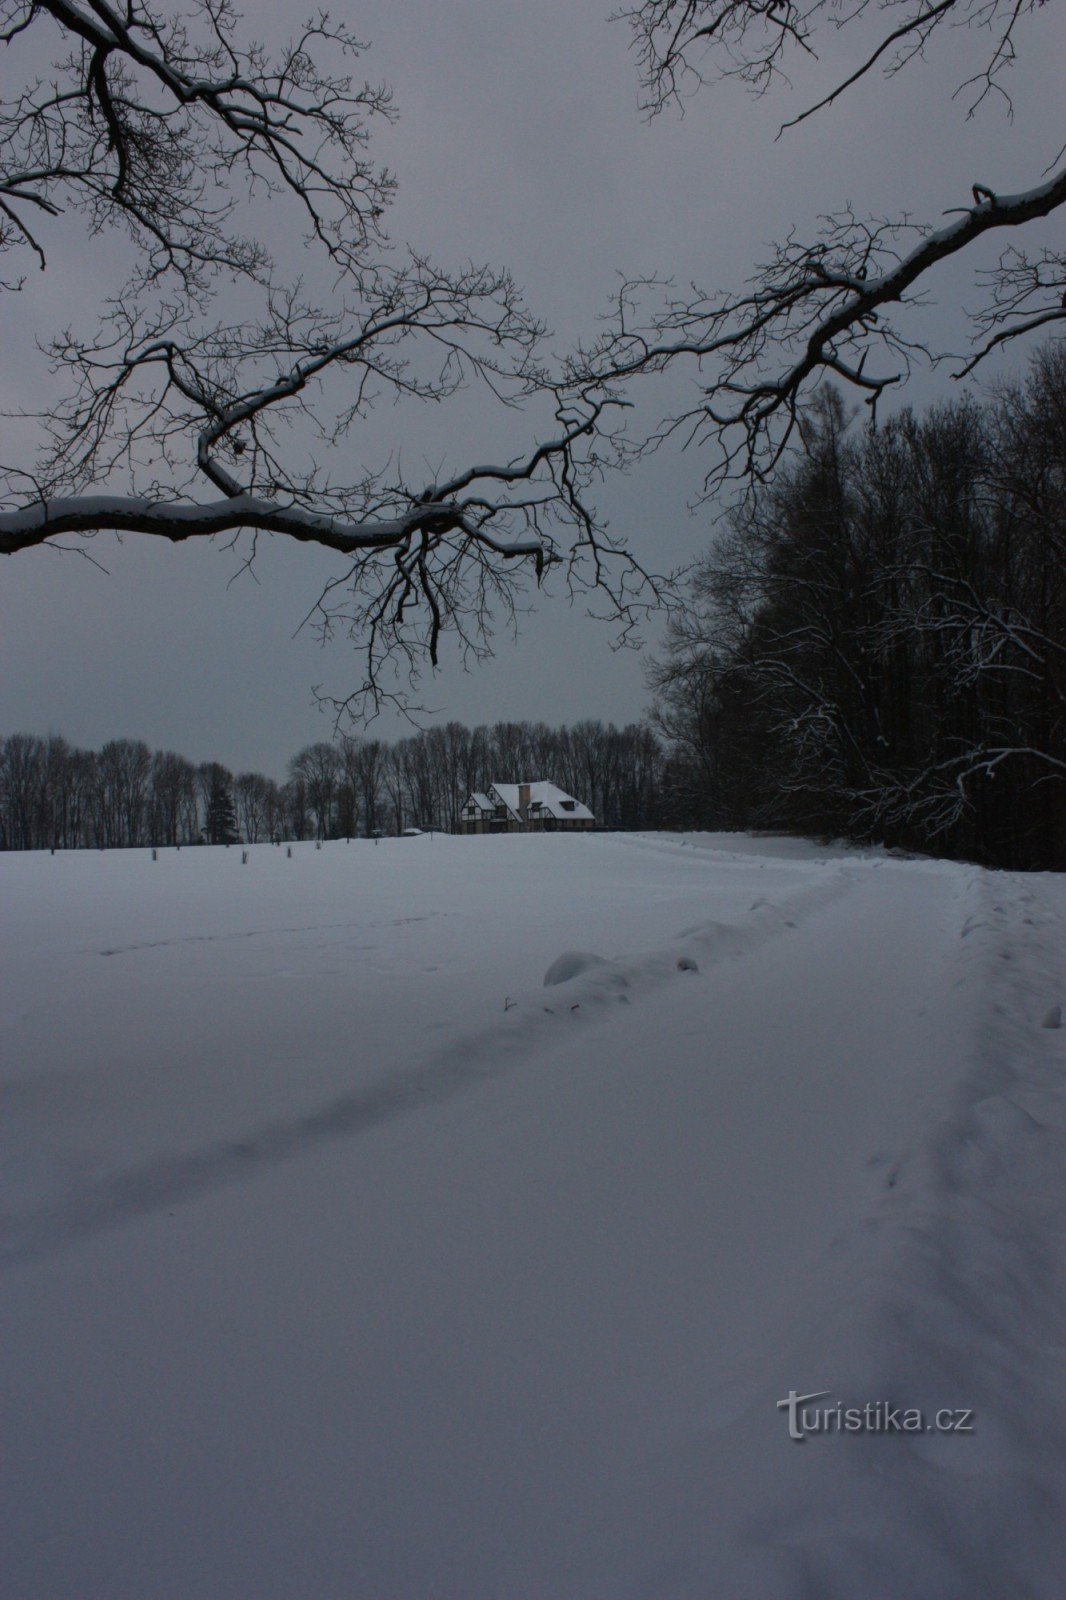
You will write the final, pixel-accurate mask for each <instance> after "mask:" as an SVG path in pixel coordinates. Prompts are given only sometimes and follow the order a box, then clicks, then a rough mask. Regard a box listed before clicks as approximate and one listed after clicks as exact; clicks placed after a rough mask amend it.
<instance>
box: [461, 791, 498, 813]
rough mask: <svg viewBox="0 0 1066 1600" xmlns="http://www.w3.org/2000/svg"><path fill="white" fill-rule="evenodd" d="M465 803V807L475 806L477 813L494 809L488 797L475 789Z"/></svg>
mask: <svg viewBox="0 0 1066 1600" xmlns="http://www.w3.org/2000/svg"><path fill="white" fill-rule="evenodd" d="M466 803H467V806H477V808H478V810H479V811H492V810H494V809H495V807H494V806H493V804H492V801H491V800H490V799H489V797H488V795H487V794H481V793H479V791H478V790H477V789H475V790H474V792H473V794H472V795H471V796H470V799H469V800H468V801H467V802H466Z"/></svg>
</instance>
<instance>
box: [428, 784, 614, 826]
mask: <svg viewBox="0 0 1066 1600" xmlns="http://www.w3.org/2000/svg"><path fill="white" fill-rule="evenodd" d="M595 825H596V819H595V817H594V816H593V815H592V812H591V811H590V810H589V808H588V806H584V805H582V804H581V801H580V800H575V799H574V797H573V795H569V794H567V793H566V791H565V790H564V789H560V788H559V786H558V784H555V783H494V784H493V785H492V787H491V788H490V789H489V792H488V793H487V794H482V793H480V792H478V791H475V792H474V793H473V794H472V795H471V796H470V798H469V799H468V800H467V802H466V804H465V805H464V807H463V810H462V815H461V817H460V821H459V832H460V833H554V832H556V831H558V832H564V831H565V832H571V831H573V830H576V829H582V828H593V827H595Z"/></svg>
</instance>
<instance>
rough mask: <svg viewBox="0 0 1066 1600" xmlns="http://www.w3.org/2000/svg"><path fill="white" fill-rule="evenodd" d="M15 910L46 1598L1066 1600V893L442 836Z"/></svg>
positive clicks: (14, 1342)
mask: <svg viewBox="0 0 1066 1600" xmlns="http://www.w3.org/2000/svg"><path fill="white" fill-rule="evenodd" d="M0 904H2V907H3V915H2V933H0V938H2V945H0V961H2V971H3V973H4V986H5V987H4V1009H3V1014H2V1019H0V1057H2V1060H3V1062H4V1067H3V1083H2V1091H3V1100H4V1105H5V1114H4V1118H3V1122H2V1129H0V1209H2V1214H3V1230H2V1234H0V1251H2V1259H3V1263H4V1268H5V1277H6V1293H5V1297H4V1313H3V1316H4V1326H3V1331H2V1333H0V1339H2V1348H3V1350H4V1361H3V1364H2V1377H0V1397H2V1400H0V1403H2V1407H3V1411H2V1423H0V1432H2V1436H3V1441H4V1473H3V1478H2V1486H0V1496H2V1512H0V1517H2V1527H0V1538H2V1541H3V1548H4V1551H5V1557H4V1575H3V1593H4V1595H5V1600H41V1597H43V1596H47V1597H48V1600H64V1597H68V1596H69V1597H71V1600H74V1597H77V1600H87V1597H93V1600H96V1597H100V1600H125V1597H129V1600H133V1597H137V1600H142V1597H143V1596H146V1595H151V1596H152V1597H153V1600H179V1597H180V1600H190V1597H218V1600H230V1597H235V1596H244V1595H248V1596H251V1595H254V1596H256V1597H257V1600H273V1597H278V1600H282V1597H285V1600H289V1597H291V1596H293V1595H300V1596H302V1597H318V1596H322V1597H326V1596H330V1597H333V1596H338V1595H344V1596H359V1597H362V1596H366V1597H374V1600H380V1597H382V1596H386V1595H387V1596H389V1597H390V1600H399V1597H411V1600H424V1597H427V1596H430V1595H432V1596H434V1600H443V1597H453V1596H454V1597H456V1600H459V1597H462V1600H479V1597H485V1600H488V1597H495V1600H498V1597H501V1596H511V1595H514V1596H518V1595H521V1596H523V1597H524V1600H541V1597H549V1596H551V1597H560V1600H562V1597H564V1596H565V1597H567V1600H575V1597H597V1600H616V1597H620V1600H624V1597H636V1596H641V1597H647V1600H668V1597H674V1596H677V1597H680V1596H686V1597H687V1596H692V1597H695V1596H701V1597H704V1596H706V1597H712V1600H792V1597H799V1596H804V1597H811V1596H817V1597H818V1600H833V1597H837V1596H839V1597H840V1600H866V1597H869V1600H874V1597H875V1596H878V1597H883V1596H888V1595H890V1596H892V1597H893V1600H911V1597H916V1600H949V1597H957V1596H962V1595H965V1596H966V1600H983V1597H985V1596H987V1597H988V1600H993V1597H995V1600H1002V1597H1003V1596H1006V1595H1015V1594H1017V1595H1022V1594H1025V1595H1028V1596H1031V1597H1038V1600H1043V1597H1046V1600H1052V1597H1054V1600H1058V1597H1059V1596H1060V1595H1061V1593H1062V1577H1061V1574H1062V1571H1063V1563H1064V1558H1066V1426H1064V1423H1066V1417H1064V1408H1066V1400H1064V1395H1066V1386H1064V1383H1063V1378H1064V1376H1066V1270H1064V1259H1063V1258H1064V1244H1066V1229H1064V1224H1063V1220H1062V1219H1063V1216H1064V1215H1066V1204H1064V1202H1066V1093H1064V1088H1063V1083H1064V1072H1063V1069H1064V1067H1066V1038H1064V1035H1063V1032H1062V1030H1061V1028H1058V1029H1057V1028H1055V1027H1053V1026H1049V1025H1048V1024H1047V1021H1046V1019H1047V1018H1048V1016H1049V1015H1050V1014H1051V1012H1052V1011H1053V1010H1054V1009H1055V1008H1056V1007H1059V1006H1061V1001H1062V995H1063V988H1064V972H1063V951H1064V948H1066V941H1064V937H1063V934H1064V928H1066V889H1064V885H1063V880H1062V879H1061V878H1057V877H1055V876H1053V875H1050V874H1049V875H1031V876H1022V875H1011V874H999V873H995V874H993V873H986V872H983V871H981V870H979V869H977V868H973V867H968V866H962V865H951V864H946V863H942V862H936V861H925V860H903V859H895V858H892V857H890V856H888V855H886V854H884V853H879V852H874V851H870V852H862V853H860V852H854V851H849V850H847V849H846V848H845V847H843V846H828V847H815V846H811V845H805V844H802V843H800V842H797V841H786V840H773V839H762V838H751V837H745V836H737V835H732V836H724V835H687V836H684V837H678V836H676V835H670V836H667V835H658V836H656V835H644V836H624V835H601V834H592V835H589V834H543V835H541V834H536V835H487V836H483V837H478V838H462V839H460V838H449V837H444V836H440V835H435V836H429V835H424V836H423V837H421V838H414V839H407V840H382V841H380V843H377V844H375V843H374V842H372V841H358V842H352V843H351V844H344V843H340V842H338V843H327V844H326V845H325V846H324V847H323V848H322V849H321V850H318V851H316V850H315V848H314V846H313V845H310V844H308V845H298V846H295V847H294V848H293V854H292V857H291V859H290V858H289V857H288V856H287V855H286V852H285V851H284V850H282V849H275V848H273V847H271V846H253V847H250V848H249V850H248V862H247V864H246V865H244V864H242V852H241V851H240V850H239V849H230V850H225V849H222V848H218V849H201V850H192V849H184V850H181V851H180V852H172V851H160V852H159V858H158V861H156V862H153V861H152V860H151V856H150V853H149V852H147V851H145V852H122V853H107V854H103V853H81V854H67V855H57V856H55V857H50V856H47V855H7V856H3V857H0ZM592 952H596V955H595V956H593V955H592V954H591V953H592ZM553 972H554V977H553V976H552V973H553ZM790 1391H797V1392H799V1393H801V1394H812V1393H814V1392H816V1391H827V1392H828V1395H829V1398H828V1399H827V1400H826V1401H824V1402H822V1403H823V1404H825V1405H831V1404H833V1403H835V1402H836V1401H838V1400H839V1401H841V1402H843V1404H844V1405H845V1406H862V1405H865V1404H866V1403H868V1402H886V1403H890V1404H893V1405H896V1406H903V1407H920V1408H922V1409H923V1412H924V1413H925V1414H927V1415H928V1416H932V1415H933V1414H934V1413H935V1412H936V1411H937V1410H938V1409H940V1408H952V1409H957V1410H959V1411H962V1410H971V1411H972V1412H973V1431H972V1432H968V1433H965V1434H955V1433H950V1434H949V1433H936V1432H928V1433H927V1432H921V1433H915V1434H902V1433H900V1434H895V1433H894V1434H891V1435H886V1434H880V1435H878V1434H873V1433H855V1434H840V1435H836V1436H834V1435H832V1434H829V1435H811V1436H809V1437H808V1438H806V1439H805V1440H804V1442H803V1443H799V1444H797V1443H793V1442H791V1441H790V1440H789V1438H788V1432H787V1418H786V1414H785V1412H784V1411H783V1410H781V1409H779V1404H778V1403H779V1402H780V1401H781V1400H782V1399H784V1398H785V1397H786V1396H787V1395H788V1394H789V1392H790Z"/></svg>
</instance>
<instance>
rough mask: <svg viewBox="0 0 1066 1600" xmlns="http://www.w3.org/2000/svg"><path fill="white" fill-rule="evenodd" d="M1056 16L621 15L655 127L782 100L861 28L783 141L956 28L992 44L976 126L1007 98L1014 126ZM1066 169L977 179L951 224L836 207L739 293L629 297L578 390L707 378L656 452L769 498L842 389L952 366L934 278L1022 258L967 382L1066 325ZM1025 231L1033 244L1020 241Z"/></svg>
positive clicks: (980, 295) (715, 10)
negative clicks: (809, 418)
mask: <svg viewBox="0 0 1066 1600" xmlns="http://www.w3.org/2000/svg"><path fill="white" fill-rule="evenodd" d="M1053 13H1054V8H1053V7H1051V6H1044V4H1043V0H864V3H862V4H858V5H856V6H854V7H851V8H845V9H844V10H843V11H840V10H838V8H837V7H836V6H835V4H832V3H831V0H780V3H777V0H773V3H770V4H767V3H765V0H641V3H640V4H638V5H634V6H630V7H627V8H625V9H623V10H622V11H621V12H620V13H619V15H620V17H621V18H622V19H623V20H624V21H626V22H627V23H628V24H629V26H630V27H631V29H632V31H633V35H634V40H635V43H636V47H637V52H638V59H639V63H640V69H641V76H642V80H643V87H644V93H645V109H646V111H647V113H648V114H649V115H651V116H654V115H656V114H658V113H659V112H661V111H663V110H664V109H665V108H666V107H667V106H668V105H670V104H671V102H674V103H676V104H680V103H681V101H682V100H683V98H684V96H685V95H686V94H687V93H690V92H693V91H695V90H697V89H699V88H700V87H701V86H702V85H703V84H704V83H705V82H708V81H713V80H715V79H722V78H736V79H739V80H741V81H742V82H743V83H744V84H746V85H747V86H748V87H749V88H750V89H751V90H752V92H753V93H755V94H756V95H763V94H768V93H770V92H772V91H773V90H775V89H776V88H777V87H779V86H780V85H781V84H782V83H784V82H787V80H786V77H785V74H786V72H787V70H788V66H789V63H790V59H791V58H792V57H793V56H795V55H799V56H800V57H803V56H807V57H811V56H814V55H815V54H816V53H817V51H818V49H819V48H820V46H821V45H822V42H823V40H824V41H825V42H826V43H827V44H828V42H829V40H830V39H832V40H833V41H834V48H835V49H839V48H840V44H839V31H840V30H841V29H842V28H844V27H845V25H848V26H849V37H851V36H854V37H855V38H856V39H857V41H858V46H859V52H860V53H858V54H856V55H855V57H854V59H853V62H852V65H851V66H850V68H847V69H843V70H842V71H841V74H840V76H839V78H838V79H837V81H836V82H835V84H834V86H833V87H832V89H831V90H830V91H829V92H828V93H827V94H825V95H824V96H822V97H821V98H820V99H819V100H818V101H817V102H816V103H815V104H812V105H809V106H807V107H806V108H805V109H804V110H803V111H802V112H801V113H800V115H798V116H796V117H794V118H792V119H791V121H790V122H787V123H786V124H785V125H784V128H782V130H781V131H782V132H784V131H785V130H786V129H787V128H788V127H791V126H794V125H795V123H797V122H801V121H804V120H805V119H806V118H808V117H810V116H813V115H815V114H817V113H818V112H820V111H824V110H825V108H826V107H828V106H829V105H831V104H832V103H833V102H835V101H837V100H838V99H840V98H841V97H843V96H845V95H846V94H847V92H848V91H850V90H852V89H854V88H855V87H856V86H857V85H861V84H862V82H863V81H864V80H865V79H867V78H869V77H870V76H871V75H872V74H875V73H883V74H884V75H886V76H887V77H893V76H894V75H896V74H898V73H899V72H901V71H903V70H904V69H905V68H906V67H907V65H908V64H909V63H910V62H911V61H913V60H914V59H915V57H917V56H920V55H921V53H922V50H923V48H924V47H925V45H926V44H927V43H928V42H929V40H930V39H931V37H932V36H933V34H934V33H938V32H940V31H941V30H945V29H947V28H949V27H950V26H952V25H956V26H966V27H968V28H970V29H971V30H972V31H978V30H979V31H981V32H982V33H983V34H987V39H988V43H987V49H986V55H985V60H984V65H983V67H982V68H981V69H980V70H979V71H978V72H977V73H976V75H971V76H969V77H968V78H967V80H966V81H965V82H964V83H962V84H961V85H960V88H959V95H960V96H961V97H962V101H963V104H964V105H965V107H966V110H967V112H968V113H969V114H971V115H972V114H973V113H974V112H975V111H976V110H977V109H978V107H979V106H981V105H982V104H983V102H985V101H988V100H999V101H1000V102H1001V103H1002V105H1003V107H1004V108H1005V111H1006V113H1007V115H1008V117H1009V116H1010V115H1011V112H1012V106H1011V101H1010V97H1009V91H1008V81H1009V77H1008V75H1009V68H1010V66H1011V64H1012V62H1013V61H1014V59H1015V57H1016V54H1017V51H1018V49H1019V47H1020V43H1021V38H1022V35H1023V34H1024V32H1025V30H1026V28H1027V27H1032V28H1033V30H1034V39H1035V42H1036V45H1037V48H1039V47H1040V32H1039V29H1040V27H1041V26H1043V27H1044V28H1045V29H1049V28H1051V27H1052V26H1053V25H1054V22H1055V18H1054V15H1053ZM864 22H865V23H866V24H867V31H866V33H864V32H863V23H864ZM870 30H873V32H874V33H876V38H875V39H874V40H873V42H872V43H871V40H870V37H869V34H870ZM1050 47H1051V48H1052V49H1054V48H1055V44H1054V41H1051V44H1050ZM1045 48H1047V45H1045ZM863 52H865V53H863ZM1062 156H1063V150H1062V149H1059V151H1058V152H1057V153H1056V152H1055V151H1054V150H1049V151H1048V160H1049V163H1050V165H1049V166H1048V167H1047V169H1046V170H1045V171H1044V172H1042V173H1037V174H1030V175H1029V176H1028V181H1025V180H1023V181H1022V182H1020V183H1019V184H1018V186H1017V187H1018V191H1019V192H1016V193H1011V194H995V193H993V192H992V190H991V189H989V188H988V186H987V185H986V184H984V183H982V182H980V181H977V180H978V179H979V175H977V174H975V181H974V183H973V186H972V192H971V193H970V194H967V195H966V196H965V197H963V196H960V201H961V202H962V203H961V204H960V205H959V207H958V208H957V210H956V211H955V213H954V214H953V215H952V216H951V218H950V220H948V221H947V222H946V223H942V224H936V225H927V224H923V223H920V222H915V221H913V220H911V217H910V216H899V217H895V218H891V217H890V218H883V217H882V218H877V217H868V216H864V215H861V214H859V213H858V212H856V211H854V210H852V209H850V208H845V209H844V210H839V209H836V210H834V209H833V207H832V205H831V204H830V205H827V206H826V207H825V208H824V209H825V212H826V213H827V214H826V215H825V216H824V217H823V219H822V222H821V224H820V225H819V227H818V228H817V230H816V231H813V232H812V233H811V234H810V235H809V236H806V237H805V236H804V234H803V233H802V232H801V231H800V230H799V229H798V228H797V230H796V231H795V232H793V233H791V234H790V235H789V237H788V238H787V239H786V240H785V241H784V242H783V243H781V244H779V245H778V246H776V248H774V250H773V252H772V254H771V255H770V258H769V260H768V261H766V262H765V263H764V264H762V265H761V266H759V267H758V268H757V269H756V271H755V272H754V274H753V276H752V277H751V279H750V280H749V282H748V284H747V285H746V286H745V287H744V288H743V289H741V290H740V292H738V293H732V294H730V293H718V292H716V291H715V290H713V289H704V288H702V287H694V288H692V289H691V290H690V291H689V292H688V293H685V294H683V295H679V294H678V293H677V292H676V291H675V289H674V288H673V285H672V284H670V283H667V282H665V281H663V280H658V279H641V280H632V281H628V282H626V283H624V284H623V286H622V288H621V290H620V292H619V295H618V302H617V315H616V317H615V318H614V320H613V322H612V324H611V325H610V327H609V329H608V331H607V332H606V333H605V334H604V336H603V337H602V338H601V339H600V340H599V341H598V342H597V343H596V344H595V345H593V346H592V347H590V348H589V349H588V350H586V351H585V352H584V354H583V356H582V357H581V358H580V359H579V360H577V361H576V362H575V364H574V373H575V377H576V378H580V380H581V381H583V382H587V381H589V379H590V378H592V377H596V378H598V379H599V380H600V381H601V382H602V383H603V384H604V385H606V386H607V387H608V389H609V387H610V385H612V384H614V385H616V386H618V385H622V384H626V383H628V382H630V381H631V380H632V379H633V378H634V377H636V376H637V375H639V374H642V373H657V372H661V371H663V370H664V369H665V368H667V367H669V366H673V365H678V366H681V365H692V366H694V367H695V369H696V373H697V379H696V381H697V395H696V398H695V399H694V402H693V404H692V405H691V406H690V407H686V408H684V409H683V410H682V411H681V412H680V413H679V414H677V415H674V416H672V417H670V418H669V419H667V420H666V421H665V422H664V423H663V424H662V427H661V428H660V429H659V431H657V432H656V433H655V434H654V435H653V438H652V442H653V443H657V442H659V441H660V440H661V439H662V438H663V437H664V436H669V435H676V436H679V437H681V438H682V439H684V440H685V441H690V440H698V441H700V442H701V443H706V444H708V445H709V446H710V447H711V451H712V453H711V456H710V466H709V469H708V471H707V475H706V484H705V488H706V491H707V492H708V493H711V492H713V491H715V490H716V489H717V488H719V487H720V486H721V485H722V484H723V483H725V482H728V481H729V480H731V479H740V480H741V481H743V482H746V483H747V484H749V485H751V484H756V483H758V482H759V481H760V480H761V479H762V478H764V477H765V476H766V475H767V474H768V473H769V472H770V471H772V469H773V467H774V466H775V465H776V463H777V462H778V461H779V459H780V457H781V453H782V451H783V450H784V449H785V448H786V446H787V445H788V443H789V441H790V440H791V438H792V436H793V433H794V431H795V429H796V426H797V421H798V418H799V416H800V413H801V408H802V406H803V404H804V402H805V400H806V399H808V398H809V397H810V395H811V393H812V392H813V389H814V388H815V387H816V386H817V385H818V384H819V383H821V382H822V381H824V379H825V378H826V377H827V376H830V375H833V376H835V377H836V378H837V379H839V380H841V381H842V382H843V383H844V384H845V385H847V386H848V387H849V388H850V389H852V390H853V391H854V392H856V393H857V394H858V395H860V396H861V397H862V398H863V399H864V400H865V401H866V402H867V403H868V404H869V405H870V407H871V408H874V407H876V404H877V401H878V399H879V398H880V396H881V395H882V394H883V393H884V392H885V390H886V389H888V388H889V387H890V386H892V385H895V384H899V383H901V382H903V381H904V380H905V379H906V378H907V376H908V375H909V373H910V371H911V368H912V364H913V362H914V361H915V359H916V358H920V357H929V358H931V359H933V360H938V359H943V358H947V356H948V352H943V351H933V350H930V349H928V348H927V347H925V346H923V345H922V344H921V343H920V342H919V339H920V335H918V334H916V333H915V332H913V331H912V324H911V322H910V321H909V319H908V317H907V311H908V309H909V308H910V307H911V306H913V305H915V304H917V303H918V302H919V299H920V297H922V296H924V294H925V293H926V291H927V289H928V280H929V277H930V274H931V271H932V269H933V268H934V267H936V266H937V265H938V264H939V263H940V262H943V261H946V260H948V259H949V258H951V257H955V256H960V255H963V254H964V253H966V252H968V251H969V252H970V254H971V255H972V253H973V251H972V247H973V246H974V245H976V244H977V243H978V241H980V240H982V239H983V238H984V237H985V236H986V235H998V236H1001V235H1002V234H1003V233H1004V231H1005V232H1006V233H1007V235H1008V236H1009V237H1010V239H1011V241H1012V242H1010V243H1008V244H1006V245H1005V246H1004V247H1003V250H1002V253H1001V255H1000V258H999V261H998V264H997V265H995V266H994V267H992V268H991V269H990V270H986V269H981V270H978V272H977V274H976V276H977V283H976V286H975V290H974V295H975V309H974V310H973V311H972V312H971V316H972V329H973V341H972V345H971V348H970V349H969V350H968V351H967V352H965V353H963V354H961V355H959V356H958V357H957V358H956V359H955V360H954V364H953V373H954V376H956V377H961V376H963V375H965V374H967V373H969V372H972V371H973V369H974V368H975V367H976V366H977V365H978V364H979V363H980V362H981V361H982V360H983V359H984V358H985V357H986V356H988V355H989V354H990V352H991V351H993V350H995V349H998V348H1000V347H1001V346H1003V345H1004V344H1006V343H1008V342H1009V341H1012V340H1014V339H1017V338H1020V337H1021V336H1023V335H1026V334H1029V333H1032V332H1034V331H1035V330H1038V329H1045V330H1046V329H1047V328H1049V327H1050V326H1051V325H1052V324H1055V323H1058V322H1061V321H1062V319H1063V318H1066V257H1064V255H1063V253H1062V251H1061V246H1059V247H1057V248H1056V246H1055V244H1054V243H1053V242H1052V240H1051V238H1050V236H1048V235H1047V232H1046V230H1045V235H1044V237H1043V238H1042V237H1041V234H1040V230H1039V226H1038V225H1039V224H1040V223H1041V222H1042V221H1043V220H1044V219H1046V218H1048V217H1050V216H1052V214H1053V213H1054V212H1056V211H1057V210H1058V208H1060V207H1061V206H1062V205H1063V204H1064V203H1066V167H1063V166H1062ZM1034 177H1035V179H1036V182H1035V183H1034V182H1033V178H1034ZM1023 228H1024V229H1025V237H1026V241H1027V242H1026V243H1025V244H1024V245H1023V244H1020V243H1016V242H1013V240H1014V239H1015V238H1017V237H1020V232H1019V231H1020V230H1021V229H1023ZM1034 228H1035V230H1036V231H1035V232H1034ZM1030 236H1032V243H1030V242H1029V240H1030Z"/></svg>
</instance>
